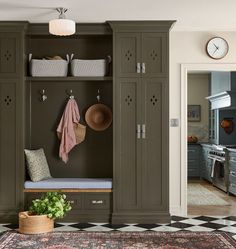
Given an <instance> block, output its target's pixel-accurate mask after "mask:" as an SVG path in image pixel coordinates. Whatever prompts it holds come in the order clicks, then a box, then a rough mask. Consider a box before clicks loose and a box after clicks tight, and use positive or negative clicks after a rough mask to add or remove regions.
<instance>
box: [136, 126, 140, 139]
mask: <svg viewBox="0 0 236 249" xmlns="http://www.w3.org/2000/svg"><path fill="white" fill-rule="evenodd" d="M137 138H138V139H140V138H141V125H140V124H138V125H137Z"/></svg>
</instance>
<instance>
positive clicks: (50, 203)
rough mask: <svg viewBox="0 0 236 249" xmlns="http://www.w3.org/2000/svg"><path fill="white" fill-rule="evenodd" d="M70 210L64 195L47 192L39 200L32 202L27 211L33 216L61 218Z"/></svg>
mask: <svg viewBox="0 0 236 249" xmlns="http://www.w3.org/2000/svg"><path fill="white" fill-rule="evenodd" d="M70 210H71V205H70V202H69V201H66V195H65V194H61V193H58V192H47V193H45V194H44V195H42V197H41V198H40V199H35V200H33V201H32V205H31V206H30V208H29V211H30V213H31V214H33V215H43V214H46V215H47V216H48V218H51V219H57V218H63V217H64V216H65V214H66V213H67V212H68V211H70Z"/></svg>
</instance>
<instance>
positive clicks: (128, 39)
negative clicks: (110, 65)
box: [116, 33, 141, 77]
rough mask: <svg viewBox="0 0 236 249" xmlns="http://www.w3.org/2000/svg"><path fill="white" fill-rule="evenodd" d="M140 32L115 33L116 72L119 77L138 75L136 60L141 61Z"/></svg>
mask: <svg viewBox="0 0 236 249" xmlns="http://www.w3.org/2000/svg"><path fill="white" fill-rule="evenodd" d="M140 39H141V36H140V34H137V33H118V34H116V54H117V60H116V74H117V76H119V77H134V76H136V77H137V76H138V75H139V74H138V73H137V62H141V61H140V60H141V58H140V56H141V54H140V45H141V44H140Z"/></svg>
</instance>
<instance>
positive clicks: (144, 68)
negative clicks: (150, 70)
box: [142, 62, 146, 73]
mask: <svg viewBox="0 0 236 249" xmlns="http://www.w3.org/2000/svg"><path fill="white" fill-rule="evenodd" d="M142 73H146V65H145V62H143V63H142Z"/></svg>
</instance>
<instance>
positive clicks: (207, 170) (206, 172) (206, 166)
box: [201, 144, 212, 182]
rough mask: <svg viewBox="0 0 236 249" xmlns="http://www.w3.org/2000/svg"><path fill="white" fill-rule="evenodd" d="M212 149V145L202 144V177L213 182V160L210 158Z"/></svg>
mask: <svg viewBox="0 0 236 249" xmlns="http://www.w3.org/2000/svg"><path fill="white" fill-rule="evenodd" d="M210 150H211V145H209V144H202V167H201V178H203V179H205V180H207V181H209V182H212V178H211V167H212V160H211V159H209V158H208V153H209V151H210Z"/></svg>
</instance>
